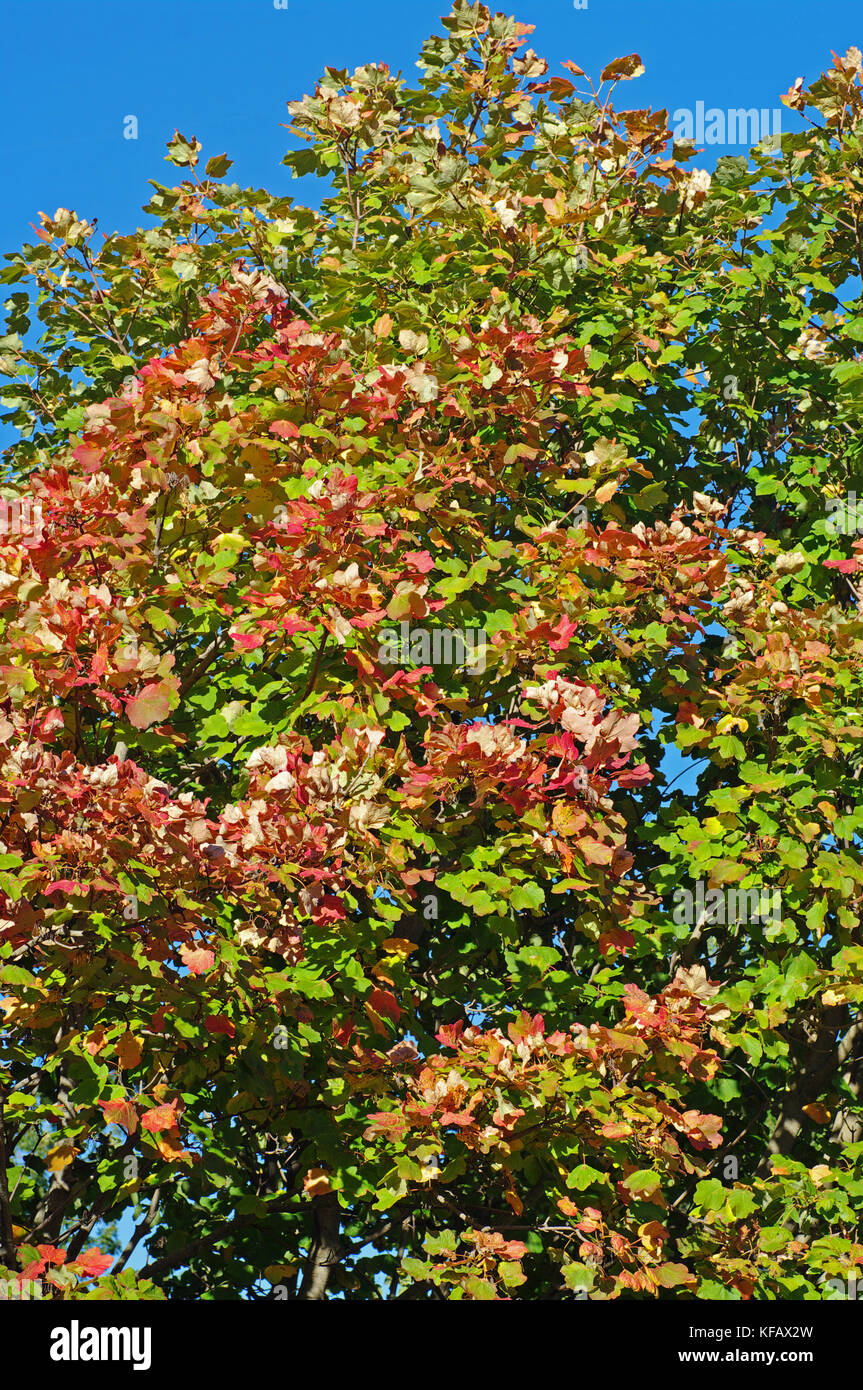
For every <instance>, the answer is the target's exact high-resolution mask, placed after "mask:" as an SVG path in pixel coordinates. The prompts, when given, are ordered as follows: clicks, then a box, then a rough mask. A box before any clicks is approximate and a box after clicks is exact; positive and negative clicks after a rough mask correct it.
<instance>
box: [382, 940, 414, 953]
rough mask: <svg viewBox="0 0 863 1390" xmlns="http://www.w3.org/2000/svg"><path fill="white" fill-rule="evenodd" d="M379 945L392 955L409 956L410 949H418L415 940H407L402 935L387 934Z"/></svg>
mask: <svg viewBox="0 0 863 1390" xmlns="http://www.w3.org/2000/svg"><path fill="white" fill-rule="evenodd" d="M381 945H382V946H383V948H384V950H385V951H389V953H390V955H392V956H409V955H410V953H411V951H416V950H418V949H419V948H418V947H417V943H416V942H415V941H408V940H407V938H406V937H404V936H388V937H387V939H386V941H382V942H381Z"/></svg>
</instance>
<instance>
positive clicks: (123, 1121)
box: [99, 1098, 138, 1134]
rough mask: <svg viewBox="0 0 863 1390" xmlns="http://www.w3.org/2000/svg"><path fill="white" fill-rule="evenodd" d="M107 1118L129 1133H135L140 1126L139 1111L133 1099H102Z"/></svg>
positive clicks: (101, 1103) (109, 1122)
mask: <svg viewBox="0 0 863 1390" xmlns="http://www.w3.org/2000/svg"><path fill="white" fill-rule="evenodd" d="M99 1105H101V1107H102V1110H103V1111H104V1114H105V1119H106V1121H107V1122H108V1124H111V1125H121V1126H122V1128H123V1129H125V1131H126V1133H127V1134H134V1133H135V1131H136V1129H137V1128H138V1112H137V1110H136V1109H135V1107H134V1105H133V1104H132V1102H131V1101H129V1100H126V1099H125V1098H124V1099H121V1100H100V1101H99Z"/></svg>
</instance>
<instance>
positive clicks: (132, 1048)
mask: <svg viewBox="0 0 863 1390" xmlns="http://www.w3.org/2000/svg"><path fill="white" fill-rule="evenodd" d="M141 1047H142V1040H141V1038H136V1037H135V1034H134V1033H129V1032H126V1033H124V1034H123V1036H122V1038H118V1039H117V1042H116V1044H115V1048H116V1052H117V1063H118V1065H119V1067H120V1069H121V1070H122V1071H128V1070H129V1068H130V1067H136V1066H137V1065H138V1063H139V1062H140V1060H141Z"/></svg>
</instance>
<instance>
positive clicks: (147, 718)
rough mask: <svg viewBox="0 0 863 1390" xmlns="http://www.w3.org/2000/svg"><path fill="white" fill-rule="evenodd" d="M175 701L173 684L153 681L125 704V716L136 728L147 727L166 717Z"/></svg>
mask: <svg viewBox="0 0 863 1390" xmlns="http://www.w3.org/2000/svg"><path fill="white" fill-rule="evenodd" d="M176 703H177V698H176V693H175V691H174V688H173V686H170V685H168V684H166V682H164V681H154V682H151V684H149V685H145V686H144V688H143V690H142V691H141V692H140V693H139V694H138V695H136V696H134V698H133V699H131V700H130V701H129V702H128V704H127V705H126V718H127V719H128V720H129V723H130V724H133V725H134V727H135V728H136V729H148V728H149V727H150V725H151V724H155V723H157V722H158V721H159V720H163V719H167V717H168V715H169V714H170V712H171V709H172V708H173V706H174V705H176Z"/></svg>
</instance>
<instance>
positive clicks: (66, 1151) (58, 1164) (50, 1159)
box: [45, 1139, 81, 1173]
mask: <svg viewBox="0 0 863 1390" xmlns="http://www.w3.org/2000/svg"><path fill="white" fill-rule="evenodd" d="M80 1152H81V1150H80V1149H76V1147H75V1145H74V1144H72V1143H70V1142H69V1140H68V1139H67V1140H65V1141H64V1142H63V1143H62V1144H57V1145H56V1146H55V1148H53V1149H51V1150H50V1151H49V1152H48V1153H47V1154H46V1155H45V1161H46V1163H47V1165H48V1167H49V1168H50V1169H51V1172H52V1173H62V1171H63V1169H64V1168H66V1167H68V1165H69V1164H70V1163H71V1162H72V1160H73V1159H74V1157H75V1155H76V1154H79V1153H80Z"/></svg>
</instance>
